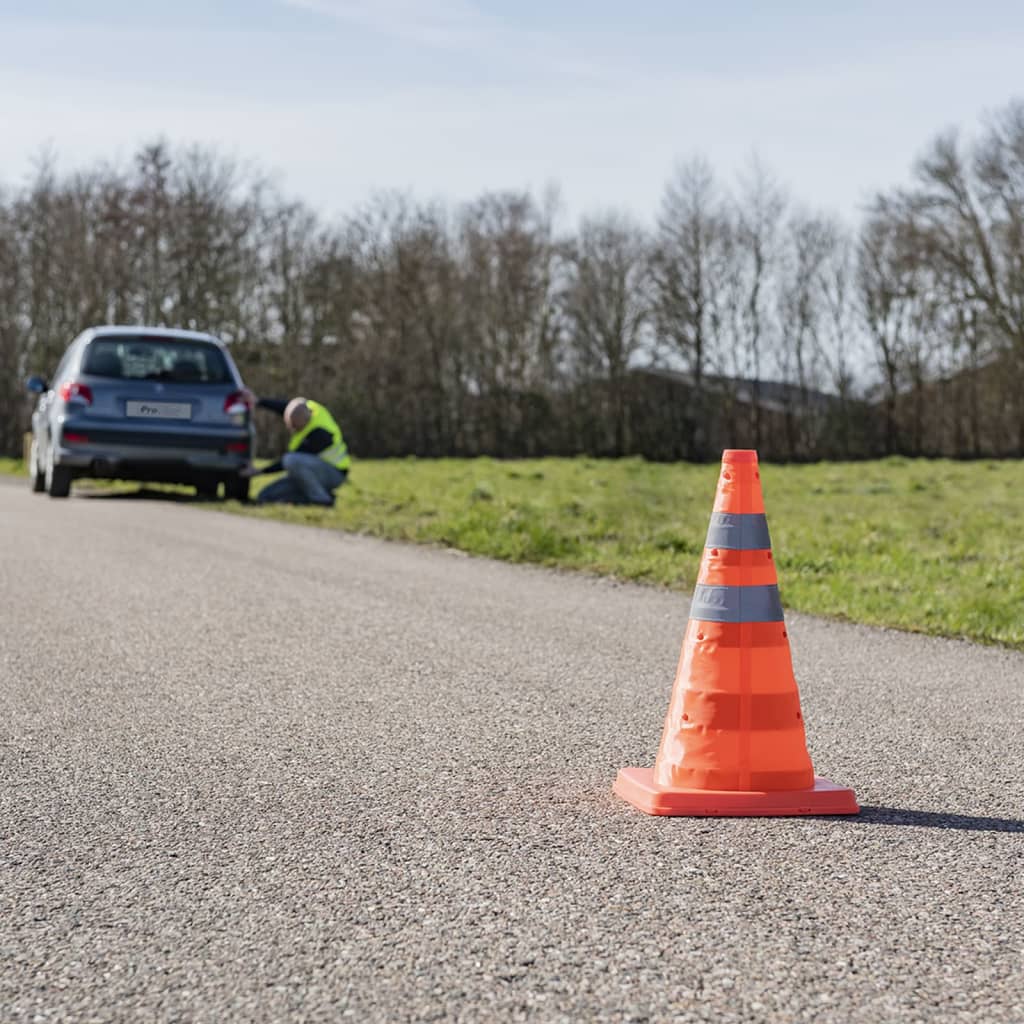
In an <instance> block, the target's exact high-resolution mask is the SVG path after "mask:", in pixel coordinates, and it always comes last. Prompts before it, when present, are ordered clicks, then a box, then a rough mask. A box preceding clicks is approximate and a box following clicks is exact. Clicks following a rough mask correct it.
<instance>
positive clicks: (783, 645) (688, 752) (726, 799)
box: [615, 450, 860, 816]
mask: <svg viewBox="0 0 1024 1024" xmlns="http://www.w3.org/2000/svg"><path fill="white" fill-rule="evenodd" d="M615 792H616V793H618V795H619V796H621V797H622V798H623V799H625V800H628V801H629V802H630V803H631V804H634V805H635V806H637V807H639V808H640V810H642V811H646V812H647V813H648V814H677V815H722V816H727V815H761V816H767V815H782V814H856V813H857V812H858V811H859V810H860V808H859V807H858V806H857V798H856V797H855V796H854V793H853V790H852V789H843V788H842V787H841V786H837V785H835V784H834V783H832V782H829V781H828V780H827V779H819V778H815V775H814V769H813V767H812V766H811V759H810V756H809V755H808V753H807V741H806V739H805V737H804V722H803V715H802V713H801V711H800V694H799V692H798V691H797V686H796V680H795V678H794V677H793V663H792V660H791V658H790V654H789V639H788V635H787V633H786V624H785V621H784V620H783V615H782V604H781V602H780V601H779V588H778V579H777V577H776V575H775V563H774V562H773V561H772V552H771V540H770V538H769V536H768V524H767V521H766V519H765V515H764V499H763V498H762V496H761V474H760V472H759V471H758V466H757V452H753V451H741V450H729V451H726V452H724V453H723V455H722V473H721V476H720V477H719V479H718V492H717V494H716V496H715V508H714V511H713V512H712V514H711V525H710V527H709V528H708V537H707V542H706V546H705V548H704V557H703V559H702V560H701V564H700V575H699V577H698V579H697V586H696V588H695V590H694V594H693V604H692V606H691V609H690V621H689V624H688V625H687V627H686V636H685V639H684V640H683V650H682V655H681V657H680V659H679V668H678V671H677V673H676V681H675V687H674V688H673V691H672V702H671V704H670V705H669V709H668V717H667V718H666V720H665V730H664V732H663V733H662V737H661V746H660V748H659V749H658V756H657V758H656V759H655V762H654V768H653V769H651V768H623V769H622V770H621V771H620V772H619V777H618V778H617V779H616V780H615Z"/></svg>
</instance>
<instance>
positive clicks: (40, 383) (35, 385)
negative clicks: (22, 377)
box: [25, 377, 50, 395]
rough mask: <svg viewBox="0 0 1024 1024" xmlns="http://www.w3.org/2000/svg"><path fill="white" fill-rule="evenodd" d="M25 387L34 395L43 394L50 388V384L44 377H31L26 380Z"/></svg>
mask: <svg viewBox="0 0 1024 1024" xmlns="http://www.w3.org/2000/svg"><path fill="white" fill-rule="evenodd" d="M25 387H26V388H27V389H28V390H29V391H31V392H32V394H33V395H41V394H43V393H45V392H47V391H49V390H50V386H49V385H48V384H47V383H46V381H45V380H44V379H43V378H42V377H29V379H28V380H27V381H25Z"/></svg>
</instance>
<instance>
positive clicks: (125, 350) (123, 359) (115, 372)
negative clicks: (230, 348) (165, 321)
mask: <svg viewBox="0 0 1024 1024" xmlns="http://www.w3.org/2000/svg"><path fill="white" fill-rule="evenodd" d="M82 372H83V373H87V374H90V375H92V376H94V377H111V378H114V379H116V380H170V381H178V382H180V383H184V384H229V383H232V378H231V374H230V372H229V370H228V364H227V360H226V359H225V358H224V353H223V352H221V350H220V349H219V348H217V346H216V345H210V344H208V343H206V342H202V341H189V340H187V339H184V338H180V339H179V338H146V337H142V336H140V337H137V338H132V337H118V338H96V339H95V340H94V341H92V342H90V344H89V347H88V348H87V349H86V352H85V360H84V362H83V363H82Z"/></svg>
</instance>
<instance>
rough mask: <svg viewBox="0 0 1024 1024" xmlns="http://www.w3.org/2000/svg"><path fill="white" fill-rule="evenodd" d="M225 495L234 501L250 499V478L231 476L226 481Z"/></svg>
mask: <svg viewBox="0 0 1024 1024" xmlns="http://www.w3.org/2000/svg"><path fill="white" fill-rule="evenodd" d="M224 497H225V498H230V499H231V500H232V501H248V500H249V478H248V477H247V476H229V477H228V478H227V480H225V481H224Z"/></svg>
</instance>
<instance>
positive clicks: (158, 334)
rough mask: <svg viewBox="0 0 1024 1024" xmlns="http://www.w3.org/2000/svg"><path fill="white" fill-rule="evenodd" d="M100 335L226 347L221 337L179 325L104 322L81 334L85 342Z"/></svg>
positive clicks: (81, 338) (80, 336)
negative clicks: (197, 342)
mask: <svg viewBox="0 0 1024 1024" xmlns="http://www.w3.org/2000/svg"><path fill="white" fill-rule="evenodd" d="M99 336H103V337H105V338H109V337H111V336H114V337H117V336H122V337H134V338H181V339H183V340H185V341H205V342H207V343H208V344H211V345H217V346H219V347H221V348H223V347H224V342H222V341H221V340H220V338H216V337H214V336H213V335H212V334H205V333H203V332H202V331H186V330H184V329H179V328H177V327H146V326H145V325H144V324H136V325H135V326H128V325H125V324H104V325H102V326H98V327H89V328H88V329H87V330H85V331H83V332H82V333H81V335H79V338H80V340H82V342H83V343H87V342H90V341H92V340H93V338H96V337H99Z"/></svg>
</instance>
